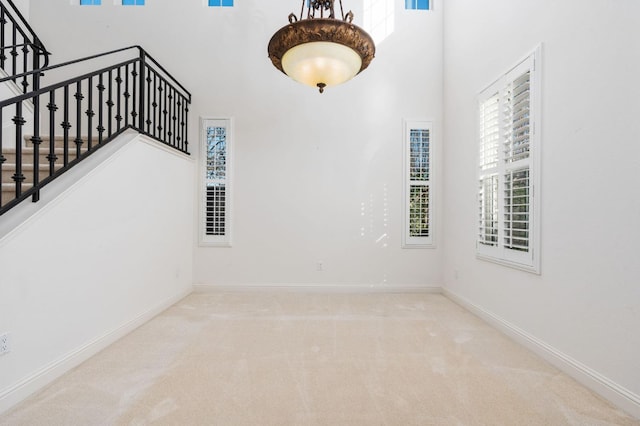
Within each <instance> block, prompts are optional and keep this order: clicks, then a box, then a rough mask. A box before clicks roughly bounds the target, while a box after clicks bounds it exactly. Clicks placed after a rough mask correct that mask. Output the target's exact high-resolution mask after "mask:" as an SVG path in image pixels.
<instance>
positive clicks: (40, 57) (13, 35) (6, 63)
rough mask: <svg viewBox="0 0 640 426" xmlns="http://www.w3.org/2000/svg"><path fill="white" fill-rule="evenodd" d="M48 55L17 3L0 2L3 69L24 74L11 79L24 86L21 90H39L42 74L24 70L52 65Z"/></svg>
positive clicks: (12, 74) (10, 73)
mask: <svg viewBox="0 0 640 426" xmlns="http://www.w3.org/2000/svg"><path fill="white" fill-rule="evenodd" d="M49 55H50V53H49V52H48V51H47V49H46V48H45V46H44V44H43V43H42V41H40V39H39V38H38V36H37V35H36V33H35V32H34V31H33V29H32V28H31V26H30V25H29V23H28V22H27V20H26V19H25V18H24V16H22V14H21V13H20V11H19V10H18V8H17V7H16V5H15V4H14V3H13V2H12V1H11V0H2V1H0V68H2V70H3V71H4V72H5V74H6V75H7V76H16V75H17V74H21V75H22V79H18V78H15V77H14V78H12V79H11V80H12V81H13V82H14V83H15V84H17V85H19V86H22V93H27V92H28V91H29V90H37V89H38V80H37V79H38V77H39V75H38V74H31V75H26V74H24V73H26V72H27V71H33V70H37V69H39V68H41V67H46V66H47V65H49ZM28 77H31V78H32V81H31V82H29V78H28ZM29 86H31V87H29Z"/></svg>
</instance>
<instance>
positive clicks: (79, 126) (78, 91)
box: [74, 81, 84, 159]
mask: <svg viewBox="0 0 640 426" xmlns="http://www.w3.org/2000/svg"><path fill="white" fill-rule="evenodd" d="M74 97H75V98H76V138H75V140H74V142H75V144H76V159H78V158H80V154H81V151H82V144H83V143H84V141H83V140H82V134H81V133H82V100H83V99H84V95H83V94H82V81H78V82H77V83H76V93H75V95H74Z"/></svg>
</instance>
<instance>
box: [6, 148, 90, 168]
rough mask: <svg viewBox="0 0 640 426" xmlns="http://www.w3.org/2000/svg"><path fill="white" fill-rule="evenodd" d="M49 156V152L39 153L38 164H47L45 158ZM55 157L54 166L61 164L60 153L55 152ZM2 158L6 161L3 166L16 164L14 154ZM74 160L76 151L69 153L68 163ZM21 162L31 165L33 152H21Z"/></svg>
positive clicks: (9, 153) (7, 154) (8, 153)
mask: <svg viewBox="0 0 640 426" xmlns="http://www.w3.org/2000/svg"><path fill="white" fill-rule="evenodd" d="M84 152H85V151H82V153H84ZM48 155H49V151H48V150H47V151H44V152H43V151H41V152H40V164H47V165H48V164H49V160H48V159H47V156H48ZM56 156H57V157H58V159H57V160H56V164H58V163H59V164H62V161H63V159H62V151H59V152H58V151H57V150H56ZM4 158H6V159H7V160H6V161H5V162H4V164H5V165H7V164H15V163H16V154H15V153H12V152H5V153H4ZM75 158H76V151H75V150H73V151H69V161H71V160H73V159H75ZM22 161H23V162H24V163H33V151H28V152H23V154H22Z"/></svg>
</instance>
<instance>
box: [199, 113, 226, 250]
mask: <svg viewBox="0 0 640 426" xmlns="http://www.w3.org/2000/svg"><path fill="white" fill-rule="evenodd" d="M230 130H231V127H230V120H228V119H226V120H217V119H204V120H202V146H203V159H204V167H203V174H204V185H203V186H204V191H203V202H202V209H201V212H202V215H201V216H202V219H201V227H202V231H201V233H200V234H201V238H200V241H201V243H202V244H212V245H229V244H230V242H231V232H230V231H231V223H230V218H231V215H230V212H229V210H230V207H231V202H230V201H231V200H230V197H231V193H230V190H229V185H230V180H229V177H230V173H229V172H230V159H231V156H230V153H231V152H230V151H231V138H230V136H231V131H230Z"/></svg>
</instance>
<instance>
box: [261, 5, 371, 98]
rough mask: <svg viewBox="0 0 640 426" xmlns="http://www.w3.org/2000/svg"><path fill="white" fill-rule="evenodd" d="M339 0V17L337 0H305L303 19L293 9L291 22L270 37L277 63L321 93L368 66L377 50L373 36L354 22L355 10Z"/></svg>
mask: <svg viewBox="0 0 640 426" xmlns="http://www.w3.org/2000/svg"><path fill="white" fill-rule="evenodd" d="M339 1H340V17H341V18H336V13H335V7H334V0H302V7H301V9H300V19H298V17H297V16H296V15H294V14H293V13H291V14H290V15H289V24H288V25H285V26H284V27H282V28H280V29H279V30H278V31H277V32H276V33H275V34H274V35H273V37H271V40H270V41H269V47H268V52H269V58H270V59H271V62H272V63H273V65H274V66H275V67H276V68H278V69H279V70H280V71H282V72H283V73H284V74H286V75H288V76H289V77H291V78H292V79H294V80H296V81H298V82H300V83H303V84H306V85H309V86H312V87H317V88H318V89H320V93H322V92H324V88H325V87H331V86H336V85H338V84H341V83H344V82H345V81H348V80H350V79H352V78H353V77H354V76H356V75H357V74H358V73H360V72H361V71H363V70H364V69H365V68H367V67H368V66H369V64H370V63H371V60H372V59H373V56H374V54H375V50H376V48H375V45H374V43H373V39H372V38H371V36H369V34H367V33H366V31H364V30H363V29H362V28H360V27H358V26H357V25H355V24H353V12H351V11H349V12H348V13H347V14H345V13H344V10H343V9H342V0H339ZM305 8H306V9H307V10H306V17H305Z"/></svg>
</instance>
